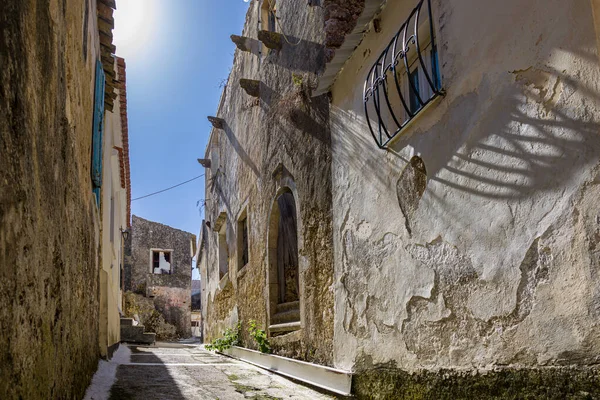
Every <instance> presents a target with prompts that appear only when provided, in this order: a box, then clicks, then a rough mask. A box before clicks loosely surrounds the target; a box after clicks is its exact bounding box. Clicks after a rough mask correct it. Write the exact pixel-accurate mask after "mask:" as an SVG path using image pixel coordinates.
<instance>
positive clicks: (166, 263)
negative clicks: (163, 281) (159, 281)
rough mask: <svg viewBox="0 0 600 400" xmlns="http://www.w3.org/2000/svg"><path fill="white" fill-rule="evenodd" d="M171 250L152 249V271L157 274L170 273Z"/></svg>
mask: <svg viewBox="0 0 600 400" xmlns="http://www.w3.org/2000/svg"><path fill="white" fill-rule="evenodd" d="M171 254H172V251H171V250H152V260H151V263H152V273H153V274H157V275H164V274H167V275H170V274H171V273H172V267H171Z"/></svg>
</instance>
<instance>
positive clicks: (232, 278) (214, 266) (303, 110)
mask: <svg viewBox="0 0 600 400" xmlns="http://www.w3.org/2000/svg"><path fill="white" fill-rule="evenodd" d="M323 13H324V10H323V8H322V7H317V6H310V5H308V4H307V3H306V2H284V3H282V4H281V5H279V6H278V10H277V15H278V18H279V22H280V24H281V26H282V27H283V29H284V31H285V34H286V37H287V41H286V40H284V41H283V44H282V48H281V50H271V51H269V52H268V54H262V55H259V54H257V52H256V51H254V52H244V51H241V50H236V53H235V60H234V64H233V67H232V70H231V74H230V76H229V79H228V83H227V86H226V87H225V89H224V91H223V95H222V98H221V104H220V106H219V109H218V111H217V117H219V118H222V119H223V120H224V121H225V123H224V127H223V129H213V130H212V132H211V139H210V142H209V145H208V148H207V152H206V158H211V168H210V169H207V188H206V193H207V194H206V219H207V222H208V223H209V224H211V227H209V228H208V229H207V237H206V242H205V245H206V250H205V253H203V256H202V257H206V267H202V270H201V271H202V277H203V280H204V281H205V282H204V285H205V286H204V290H203V304H205V305H206V313H205V315H206V320H205V321H204V329H205V340H206V341H211V340H213V339H215V338H216V337H219V336H221V335H222V333H223V330H224V328H225V327H232V326H233V325H235V323H236V322H238V321H240V322H242V325H243V326H242V341H243V343H244V344H245V345H248V346H254V344H253V341H252V340H250V337H249V335H248V333H247V328H248V325H247V323H248V321H249V320H250V319H254V320H256V321H257V322H258V323H259V326H260V327H261V328H263V329H266V327H267V324H268V318H267V312H266V309H265V308H266V307H267V302H268V291H267V270H266V268H267V262H268V260H267V238H268V226H269V217H270V213H271V209H272V206H273V201H274V199H275V196H276V194H277V193H278V191H280V190H281V189H282V188H284V187H287V188H289V189H294V190H295V191H293V193H294V196H295V201H296V205H297V208H298V210H297V211H298V214H299V217H298V220H299V224H298V226H299V229H298V231H299V232H298V240H299V248H298V251H299V264H300V266H299V270H300V282H301V285H300V286H301V293H300V297H301V319H302V329H301V330H300V331H297V332H294V333H292V334H290V335H286V336H282V337H276V338H272V339H271V342H272V344H273V345H274V349H275V352H277V353H278V354H283V355H288V356H292V357H296V358H301V359H305V360H310V361H316V362H321V363H326V364H331V361H332V338H333V290H332V283H333V254H332V245H331V240H332V231H331V183H330V182H331V181H330V177H331V150H330V138H329V129H328V124H327V120H328V101H327V98H326V97H325V96H321V97H317V98H311V97H310V91H311V90H312V88H313V87H314V84H315V82H316V74H317V73H318V72H320V71H321V70H322V68H323V66H324V37H325V34H324V27H323V18H324V15H323ZM259 14H260V2H259V1H253V2H251V3H250V6H249V10H248V14H247V17H246V23H245V25H244V31H243V36H244V37H247V38H250V39H249V40H251V41H253V40H257V35H258V31H259V29H260V28H259V26H260V24H259ZM288 42H289V43H288ZM290 43H292V44H290ZM256 47H262V46H256ZM240 79H251V80H256V81H260V85H259V88H258V94H259V96H260V97H259V98H255V97H251V96H249V95H248V94H247V93H246V91H244V89H242V88H241V87H240V84H239V82H240ZM276 171H277V172H276ZM275 172H276V173H275ZM244 212H246V215H247V217H248V230H249V232H248V233H249V234H248V237H249V262H248V264H247V266H246V267H245V268H244V269H243V270H242V271H238V265H237V260H238V255H237V253H236V252H237V246H236V245H237V237H236V235H237V234H238V232H237V229H238V228H237V221H238V220H239V218H240V216H241V215H242V213H244ZM222 213H225V214H226V222H225V223H226V237H227V244H228V248H229V273H228V275H227V277H226V278H223V279H222V280H220V279H219V275H218V251H217V249H218V241H217V240H218V235H217V233H216V231H215V230H213V229H215V222H216V221H217V219H218V217H219V215H221V214H222Z"/></svg>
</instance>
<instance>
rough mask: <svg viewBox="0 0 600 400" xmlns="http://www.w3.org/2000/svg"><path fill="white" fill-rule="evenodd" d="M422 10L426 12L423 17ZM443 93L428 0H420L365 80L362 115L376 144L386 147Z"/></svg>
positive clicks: (429, 1)
mask: <svg viewBox="0 0 600 400" xmlns="http://www.w3.org/2000/svg"><path fill="white" fill-rule="evenodd" d="M424 5H425V8H426V10H424V7H423V6H424ZM422 11H426V13H427V15H426V17H427V19H426V20H425V18H423V17H422V14H423V12H422ZM399 64H402V66H401V67H398V65H399ZM443 94H444V91H443V89H442V84H441V74H440V68H439V61H438V54H437V47H436V42H435V35H434V29H433V18H432V12H431V0H420V1H419V3H418V4H417V6H416V7H415V8H414V9H413V10H412V12H411V13H410V15H409V16H408V19H407V20H406V21H405V22H404V23H403V24H402V26H401V27H400V30H399V31H398V33H397V34H396V35H395V36H394V37H393V38H392V40H391V41H390V43H389V45H388V46H387V47H386V49H385V50H384V51H383V53H381V56H379V58H378V59H377V61H376V63H375V64H374V65H373V67H371V70H370V71H369V74H368V75H367V79H366V80H365V85H364V92H363V96H364V97H363V98H364V106H365V116H366V118H367V123H368V126H369V130H370V131H371V135H373V138H374V139H375V142H377V145H378V146H379V147H380V148H382V149H384V148H386V147H387V145H388V143H389V142H390V141H391V140H392V139H393V138H394V137H395V136H396V135H398V134H399V133H400V132H401V131H402V129H403V128H404V127H406V125H407V124H408V123H409V122H410V121H411V120H412V119H413V118H414V117H415V116H416V115H417V114H418V113H419V112H421V111H422V110H423V108H425V106H427V105H428V104H429V103H431V102H432V101H433V100H434V99H435V98H436V97H438V96H442V95H443Z"/></svg>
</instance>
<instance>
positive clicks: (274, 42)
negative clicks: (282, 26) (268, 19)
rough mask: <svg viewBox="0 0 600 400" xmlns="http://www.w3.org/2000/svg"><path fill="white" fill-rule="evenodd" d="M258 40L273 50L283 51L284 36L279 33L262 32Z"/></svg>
mask: <svg viewBox="0 0 600 400" xmlns="http://www.w3.org/2000/svg"><path fill="white" fill-rule="evenodd" d="M258 40H260V41H261V42H263V44H264V45H265V46H266V47H267V48H268V49H272V50H281V48H282V47H283V35H282V34H281V33H277V32H271V31H260V32H258Z"/></svg>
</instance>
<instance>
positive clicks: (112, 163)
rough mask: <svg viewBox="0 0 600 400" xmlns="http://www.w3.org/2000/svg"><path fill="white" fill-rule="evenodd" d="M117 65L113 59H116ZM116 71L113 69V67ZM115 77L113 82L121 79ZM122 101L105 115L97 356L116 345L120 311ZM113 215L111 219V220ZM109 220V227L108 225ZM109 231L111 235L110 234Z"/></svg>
mask: <svg viewBox="0 0 600 400" xmlns="http://www.w3.org/2000/svg"><path fill="white" fill-rule="evenodd" d="M115 64H116V60H115ZM115 69H116V68H115ZM121 78H122V77H121V76H120V75H117V77H116V79H121ZM121 101H124V97H123V94H122V93H121V91H119V97H117V98H116V99H115V100H114V108H113V111H112V112H111V111H106V112H105V114H104V145H103V148H104V150H103V168H102V174H103V179H102V182H103V190H102V204H103V205H104V207H102V269H101V270H100V303H101V307H100V320H99V323H100V338H99V339H100V353H101V355H102V356H107V355H108V353H109V351H110V349H111V346H113V347H114V346H115V345H116V344H117V343H119V341H120V338H121V332H120V319H121V315H120V311H121V273H120V269H121V264H122V259H123V250H122V249H123V247H122V236H121V229H122V228H123V229H125V228H126V227H127V225H128V223H127V219H126V218H127V192H126V189H125V188H124V187H122V183H124V182H121V174H122V171H121V165H120V162H119V152H118V151H117V150H116V149H115V147H119V148H122V147H123V140H122V133H123V128H122V124H121ZM111 214H112V217H111ZM111 220H112V224H111ZM111 229H112V232H111Z"/></svg>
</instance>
